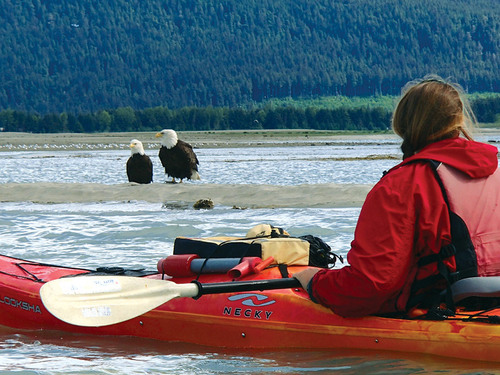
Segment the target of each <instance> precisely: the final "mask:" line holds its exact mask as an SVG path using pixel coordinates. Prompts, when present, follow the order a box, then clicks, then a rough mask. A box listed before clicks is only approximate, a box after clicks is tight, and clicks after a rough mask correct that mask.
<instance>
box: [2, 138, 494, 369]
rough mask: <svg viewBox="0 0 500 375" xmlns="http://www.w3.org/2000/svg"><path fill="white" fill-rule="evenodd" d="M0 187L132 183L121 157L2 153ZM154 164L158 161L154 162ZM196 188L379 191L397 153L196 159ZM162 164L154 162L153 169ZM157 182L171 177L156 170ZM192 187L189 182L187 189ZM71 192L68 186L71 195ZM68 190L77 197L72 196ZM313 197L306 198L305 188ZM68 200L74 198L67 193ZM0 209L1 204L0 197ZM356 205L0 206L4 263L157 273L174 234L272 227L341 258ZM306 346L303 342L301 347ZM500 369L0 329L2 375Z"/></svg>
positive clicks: (260, 153) (391, 149) (390, 149)
mask: <svg viewBox="0 0 500 375" xmlns="http://www.w3.org/2000/svg"><path fill="white" fill-rule="evenodd" d="M0 154H1V155H0V156H1V157H2V160H3V165H2V169H1V171H0V183H12V182H23V183H32V184H36V183H38V182H65V183H68V184H72V183H76V182H85V183H95V182H98V183H102V184H105V185H113V184H120V183H123V182H126V175H125V162H126V159H127V158H128V155H127V154H126V153H123V152H120V151H100V150H95V151H57V152H50V153H49V152H46V151H19V152H17V151H16V152H14V151H11V152H5V153H0ZM151 154H153V152H151ZM198 154H199V158H200V172H201V174H202V178H203V180H202V181H201V182H196V183H195V184H264V183H266V184H275V185H280V184H281V185H297V184H303V183H304V182H305V181H307V183H309V184H319V183H324V182H335V183H338V184H351V183H360V182H361V183H367V184H372V183H375V182H376V181H377V180H378V178H379V177H380V175H381V173H382V171H383V170H384V169H388V168H390V167H391V166H393V165H395V164H396V163H397V160H394V159H392V158H388V157H387V158H384V157H382V159H376V160H371V159H370V158H368V156H369V155H379V156H380V155H394V154H396V155H397V154H398V150H397V145H396V144H395V143H393V142H387V143H383V142H382V143H380V144H378V143H377V144H361V145H359V146H353V145H352V144H348V145H339V146H337V147H334V146H324V145H323V146H309V147H305V146H304V147H284V148H258V149H246V148H241V149H200V150H198ZM155 159H156V158H154V157H153V160H154V161H155ZM155 163H156V164H155V183H162V182H163V181H164V177H163V175H162V173H161V168H160V167H159V164H158V161H157V160H156V161H155ZM188 184H191V183H188ZM69 186H71V185H69ZM69 189H71V187H69ZM304 194H307V188H304ZM70 196H71V195H70ZM0 201H1V197H0ZM358 214H359V207H344V208H279V209H276V208H275V209H273V208H259V209H247V210H235V209H233V208H231V207H226V206H216V207H215V208H214V209H213V210H194V209H192V207H191V206H189V205H186V204H184V203H182V202H174V203H171V204H165V203H164V202H158V203H150V202H144V201H120V202H118V201H107V202H85V203H74V202H72V201H71V199H69V200H68V202H66V203H58V204H39V203H30V202H28V201H19V202H0V238H1V244H2V250H1V253H4V254H7V255H10V256H14V257H19V258H26V259H30V260H36V261H41V262H45V263H53V264H60V265H65V266H77V267H85V268H91V269H93V268H97V267H100V266H124V267H130V268H146V269H155V268H156V262H157V261H158V260H159V259H160V258H163V257H165V256H166V255H169V254H171V252H172V246H173V241H174V239H175V238H176V237H177V236H189V237H207V236H214V235H234V236H243V235H245V233H246V232H247V230H248V229H250V228H251V227H252V226H254V225H256V224H260V223H271V224H273V225H275V226H280V227H282V228H284V229H286V230H287V231H289V232H290V234H292V235H295V236H299V235H304V234H313V235H315V236H318V237H321V238H322V239H323V240H325V241H326V242H327V243H328V244H330V246H331V247H332V249H333V250H334V251H335V252H337V253H339V254H341V255H344V256H345V254H346V252H347V250H348V249H349V243H350V241H351V240H352V236H353V231H354V227H355V225H356V220H357V216H358ZM297 339H300V338H297ZM499 371H500V368H497V367H495V365H488V364H481V363H470V362H463V361H459V360H454V361H451V360H445V359H440V358H433V357H418V356H417V357H416V356H410V355H406V354H394V353H376V352H356V351H286V352H285V351H278V352H258V351H257V352H256V351H233V350H222V349H218V348H206V347H198V346H193V345H185V344H180V343H164V342H156V341H153V340H142V339H141V340H138V339H128V338H125V339H123V338H120V339H119V340H117V339H115V338H112V337H88V336H83V335H70V334H64V335H62V334H58V333H53V332H19V331H13V330H9V329H4V328H1V329H0V374H3V373H9V374H10V373H17V374H156V373H158V374H229V373H231V374H232V373H240V374H266V373H271V372H278V373H282V374H308V373H314V374H331V373H334V374H387V373H391V374H424V373H430V372H439V373H446V374H476V373H498V372H499Z"/></svg>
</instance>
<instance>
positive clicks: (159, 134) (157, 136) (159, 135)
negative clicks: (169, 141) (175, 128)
mask: <svg viewBox="0 0 500 375" xmlns="http://www.w3.org/2000/svg"><path fill="white" fill-rule="evenodd" d="M162 135H163V134H161V133H156V135H155V138H160V137H161V136H162Z"/></svg>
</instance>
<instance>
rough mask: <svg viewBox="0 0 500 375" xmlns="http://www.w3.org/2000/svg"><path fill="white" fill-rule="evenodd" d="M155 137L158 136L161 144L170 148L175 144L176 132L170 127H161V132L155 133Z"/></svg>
mask: <svg viewBox="0 0 500 375" xmlns="http://www.w3.org/2000/svg"><path fill="white" fill-rule="evenodd" d="M155 137H156V138H160V142H161V145H162V146H165V147H166V148H172V147H174V146H175V145H176V144H177V140H178V138H177V133H176V132H175V131H174V130H172V129H163V130H162V131H161V132H158V133H156V135H155Z"/></svg>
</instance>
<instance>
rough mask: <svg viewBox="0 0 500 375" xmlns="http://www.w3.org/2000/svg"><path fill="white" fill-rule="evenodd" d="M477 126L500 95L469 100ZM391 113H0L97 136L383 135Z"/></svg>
mask: <svg viewBox="0 0 500 375" xmlns="http://www.w3.org/2000/svg"><path fill="white" fill-rule="evenodd" d="M471 104H472V107H473V111H474V112H475V114H476V116H477V118H478V120H479V121H480V122H495V121H498V120H499V117H500V115H499V114H500V95H497V96H491V97H484V98H481V99H475V100H473V101H472V103H471ZM390 120H391V111H390V110H388V109H386V108H384V107H373V108H370V107H368V106H365V107H357V108H355V107H353V106H351V107H345V106H344V107H337V108H322V107H305V108H303V107H300V106H279V105H267V106H263V107H261V108H254V109H244V108H228V107H205V108H199V107H184V108H180V109H168V108H165V107H155V108H148V109H144V110H134V109H132V108H131V107H122V108H117V109H115V110H99V111H97V112H94V113H88V114H80V115H74V114H68V113H62V114H46V115H36V114H30V113H27V112H21V111H16V110H4V111H1V112H0V129H1V130H2V131H10V132H33V133H61V132H72V133H95V132H122V131H130V132H134V131H156V130H160V129H164V128H172V129H175V130H178V131H190V130H236V129H317V130H386V129H388V128H390Z"/></svg>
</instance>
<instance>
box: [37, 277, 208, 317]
mask: <svg viewBox="0 0 500 375" xmlns="http://www.w3.org/2000/svg"><path fill="white" fill-rule="evenodd" d="M197 294H198V286H197V285H196V284H193V283H189V284H176V283H173V282H171V281H165V280H156V279H147V278H143V277H128V276H79V277H67V278H62V279H57V280H53V281H49V282H47V283H46V284H44V285H43V286H42V288H41V289H40V296H41V297H42V302H43V304H44V306H45V307H46V308H47V310H48V311H49V312H50V313H51V314H52V315H54V316H55V317H57V318H59V319H60V320H62V321H64V322H66V323H70V324H73V325H78V326H85V327H100V326H106V325H111V324H116V323H120V322H123V321H126V320H129V319H132V318H135V317H137V316H139V315H142V314H144V313H146V312H148V311H150V310H152V309H154V308H155V307H158V306H160V305H162V304H164V303H165V302H167V301H169V300H171V299H173V298H177V297H194V296H196V295H197Z"/></svg>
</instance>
